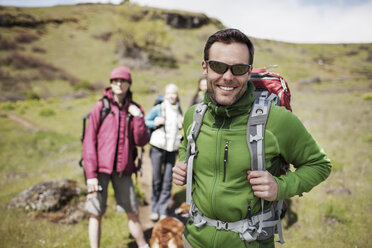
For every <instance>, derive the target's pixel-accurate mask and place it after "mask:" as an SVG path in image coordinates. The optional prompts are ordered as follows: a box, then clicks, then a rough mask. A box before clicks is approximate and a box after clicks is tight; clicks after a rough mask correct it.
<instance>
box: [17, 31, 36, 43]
mask: <svg viewBox="0 0 372 248" xmlns="http://www.w3.org/2000/svg"><path fill="white" fill-rule="evenodd" d="M38 39H39V36H38V35H36V34H33V33H20V34H18V35H17V36H16V37H15V40H16V41H17V42H20V43H31V42H33V41H36V40H38Z"/></svg>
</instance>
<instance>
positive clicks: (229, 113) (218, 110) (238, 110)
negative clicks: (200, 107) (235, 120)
mask: <svg viewBox="0 0 372 248" xmlns="http://www.w3.org/2000/svg"><path fill="white" fill-rule="evenodd" d="M247 84H248V85H247V90H246V91H245V93H244V95H243V96H242V97H241V98H240V99H239V100H238V101H237V102H235V103H234V104H233V105H228V106H224V105H219V104H217V105H216V104H213V103H212V102H211V99H210V97H209V93H208V92H206V93H205V96H204V102H205V103H206V104H207V105H208V108H209V109H210V110H211V111H212V113H213V114H215V115H217V116H220V117H229V118H230V117H235V116H238V115H241V114H244V113H249V112H250V111H251V108H252V104H253V102H254V96H253V91H254V90H255V87H254V85H253V83H252V82H251V81H248V82H247Z"/></svg>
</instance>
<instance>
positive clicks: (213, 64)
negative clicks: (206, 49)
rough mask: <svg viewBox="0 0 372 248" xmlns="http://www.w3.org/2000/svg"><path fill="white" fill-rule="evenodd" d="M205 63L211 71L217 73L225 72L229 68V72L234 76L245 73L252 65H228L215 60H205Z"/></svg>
mask: <svg viewBox="0 0 372 248" xmlns="http://www.w3.org/2000/svg"><path fill="white" fill-rule="evenodd" d="M207 63H208V65H209V67H210V68H211V69H212V70H213V71H215V72H217V73H219V74H224V73H225V72H227V70H228V69H230V70H231V73H232V74H233V75H235V76H241V75H244V74H246V73H247V72H248V71H249V69H250V68H251V66H252V65H248V64H235V65H228V64H225V63H223V62H220V61H215V60H207Z"/></svg>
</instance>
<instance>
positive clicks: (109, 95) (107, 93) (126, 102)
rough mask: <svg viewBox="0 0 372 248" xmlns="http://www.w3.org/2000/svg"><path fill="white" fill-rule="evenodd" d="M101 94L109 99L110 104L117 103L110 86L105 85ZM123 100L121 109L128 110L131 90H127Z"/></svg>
mask: <svg viewBox="0 0 372 248" xmlns="http://www.w3.org/2000/svg"><path fill="white" fill-rule="evenodd" d="M103 96H105V97H107V98H108V99H109V100H110V102H111V104H113V105H115V106H118V104H117V103H116V102H115V99H114V93H113V92H112V89H111V87H107V88H106V89H105V92H104V93H103ZM123 101H124V104H123V108H122V110H125V111H128V108H129V104H130V103H131V102H132V92H131V91H130V90H128V92H127V95H126V96H125V98H124V99H123Z"/></svg>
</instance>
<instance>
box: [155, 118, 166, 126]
mask: <svg viewBox="0 0 372 248" xmlns="http://www.w3.org/2000/svg"><path fill="white" fill-rule="evenodd" d="M154 124H155V126H161V125H164V124H165V119H164V117H160V116H159V117H156V118H155V120H154Z"/></svg>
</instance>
